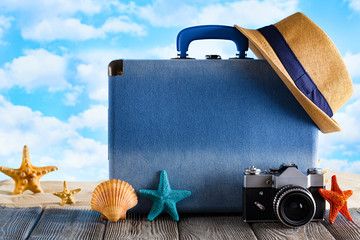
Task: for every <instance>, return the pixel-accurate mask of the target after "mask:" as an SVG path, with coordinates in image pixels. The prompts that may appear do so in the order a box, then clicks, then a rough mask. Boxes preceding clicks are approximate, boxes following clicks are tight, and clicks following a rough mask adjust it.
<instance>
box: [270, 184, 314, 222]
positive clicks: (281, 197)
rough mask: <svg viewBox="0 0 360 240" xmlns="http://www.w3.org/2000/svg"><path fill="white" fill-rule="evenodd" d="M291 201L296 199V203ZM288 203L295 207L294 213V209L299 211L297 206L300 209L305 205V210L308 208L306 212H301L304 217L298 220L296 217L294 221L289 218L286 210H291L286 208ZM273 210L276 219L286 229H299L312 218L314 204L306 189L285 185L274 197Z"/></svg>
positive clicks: (292, 218)
mask: <svg viewBox="0 0 360 240" xmlns="http://www.w3.org/2000/svg"><path fill="white" fill-rule="evenodd" d="M293 199H296V201H294V200H293ZM299 200H301V203H299ZM289 203H291V204H295V205H296V207H295V211H296V209H299V206H300V207H301V208H302V207H303V206H302V205H305V208H308V211H305V212H304V211H302V213H305V215H304V216H300V218H298V217H299V216H296V217H295V218H296V219H294V216H292V217H289V216H288V214H289V213H288V212H287V210H286V209H291V208H288V207H287V205H288V204H289ZM273 208H274V213H275V215H276V217H277V218H278V219H279V220H280V221H281V222H282V223H283V224H284V225H286V226H288V227H299V226H302V225H305V224H307V223H309V222H310V221H311V220H312V219H313V218H314V216H315V212H316V203H315V200H314V198H313V196H312V194H311V193H310V192H309V190H307V189H306V188H303V187H300V186H294V185H287V186H285V187H283V188H281V189H280V190H279V191H278V192H277V194H276V195H275V198H274V202H273ZM290 215H291V214H290Z"/></svg>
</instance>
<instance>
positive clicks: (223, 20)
mask: <svg viewBox="0 0 360 240" xmlns="http://www.w3.org/2000/svg"><path fill="white" fill-rule="evenodd" d="M297 4H298V1H297V0H292V1H284V0H264V1H261V0H245V1H237V2H233V3H224V4H220V3H218V4H214V5H210V6H207V7H204V8H203V9H201V10H200V11H199V14H198V15H196V16H197V17H196V18H195V20H194V22H193V24H226V25H234V24H237V25H239V26H244V27H261V26H264V25H268V24H272V23H274V22H276V21H278V20H281V19H283V18H285V17H287V16H288V15H290V14H292V13H294V12H295V11H296V10H297Z"/></svg>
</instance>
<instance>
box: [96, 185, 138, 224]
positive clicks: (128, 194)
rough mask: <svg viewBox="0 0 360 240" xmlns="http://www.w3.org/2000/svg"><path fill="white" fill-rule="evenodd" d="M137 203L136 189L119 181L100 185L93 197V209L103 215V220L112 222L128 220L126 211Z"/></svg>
mask: <svg viewBox="0 0 360 240" xmlns="http://www.w3.org/2000/svg"><path fill="white" fill-rule="evenodd" d="M137 203H138V198H137V196H136V193H135V190H134V188H133V187H132V186H131V185H130V184H128V183H127V182H124V181H121V180H118V179H112V180H108V181H105V182H102V183H100V184H99V185H98V186H97V187H96V188H95V190H94V192H93V194H92V197H91V209H92V210H94V211H98V212H100V213H102V214H103V215H102V216H101V219H109V220H110V221H111V222H117V221H118V220H119V219H126V211H127V210H129V209H131V208H133V207H135V206H136V204H137Z"/></svg>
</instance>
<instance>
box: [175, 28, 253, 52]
mask: <svg viewBox="0 0 360 240" xmlns="http://www.w3.org/2000/svg"><path fill="white" fill-rule="evenodd" d="M201 39H223V40H231V41H233V42H234V43H235V45H236V48H237V50H238V51H239V58H245V56H246V53H245V52H246V51H247V50H248V47H249V41H248V39H247V38H246V37H245V36H244V35H243V34H242V33H241V32H240V31H239V30H237V29H236V28H235V27H230V26H222V25H204V26H195V27H189V28H185V29H183V30H181V31H180V32H179V34H178V35H177V39H176V49H177V51H178V52H180V58H186V55H187V54H186V52H187V51H188V50H189V45H190V43H191V42H192V41H194V40H201Z"/></svg>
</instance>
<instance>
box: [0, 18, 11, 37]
mask: <svg viewBox="0 0 360 240" xmlns="http://www.w3.org/2000/svg"><path fill="white" fill-rule="evenodd" d="M13 20H14V18H12V17H5V16H0V39H1V38H2V37H3V35H4V32H5V30H7V29H8V28H9V27H10V26H11V21H13Z"/></svg>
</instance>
